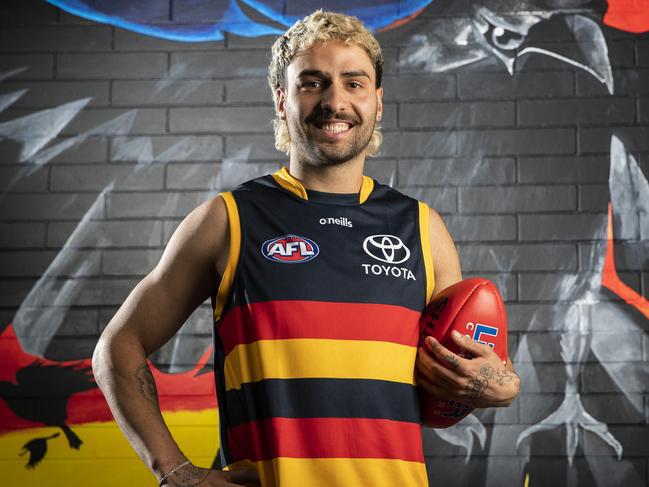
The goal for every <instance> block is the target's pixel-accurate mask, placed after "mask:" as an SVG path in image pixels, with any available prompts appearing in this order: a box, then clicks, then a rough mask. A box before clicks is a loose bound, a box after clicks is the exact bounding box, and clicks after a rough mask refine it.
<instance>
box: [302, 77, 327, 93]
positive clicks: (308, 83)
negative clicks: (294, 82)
mask: <svg viewBox="0 0 649 487" xmlns="http://www.w3.org/2000/svg"><path fill="white" fill-rule="evenodd" d="M300 86H301V88H302V89H306V90H313V89H318V88H322V82H321V81H319V80H317V79H308V80H304V81H302V83H301V84H300Z"/></svg>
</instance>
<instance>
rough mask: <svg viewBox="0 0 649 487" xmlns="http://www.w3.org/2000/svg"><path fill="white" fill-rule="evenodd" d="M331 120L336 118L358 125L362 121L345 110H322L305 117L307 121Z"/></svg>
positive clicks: (324, 121)
mask: <svg viewBox="0 0 649 487" xmlns="http://www.w3.org/2000/svg"><path fill="white" fill-rule="evenodd" d="M331 120H336V121H339V122H341V121H342V122H349V123H351V124H353V125H357V124H359V123H360V120H358V119H357V118H356V117H354V116H352V115H351V114H349V113H345V112H336V113H331V112H329V113H324V112H322V111H318V112H314V113H312V114H310V115H309V116H308V117H306V118H305V119H304V121H305V122H307V123H311V124H313V123H328V122H330V121H331Z"/></svg>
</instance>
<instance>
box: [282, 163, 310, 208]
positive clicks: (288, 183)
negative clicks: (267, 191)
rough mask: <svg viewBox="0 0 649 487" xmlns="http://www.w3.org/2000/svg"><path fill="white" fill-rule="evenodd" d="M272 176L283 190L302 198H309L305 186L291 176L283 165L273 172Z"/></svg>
mask: <svg viewBox="0 0 649 487" xmlns="http://www.w3.org/2000/svg"><path fill="white" fill-rule="evenodd" d="M273 178H275V181H277V184H279V185H280V186H281V187H282V188H284V189H285V190H287V191H290V192H291V193H293V194H294V195H296V196H299V197H300V198H302V199H304V200H308V199H309V196H308V195H307V192H306V188H305V187H304V186H303V185H302V183H301V182H300V181H299V180H297V179H295V178H294V177H293V176H291V174H290V173H289V172H288V169H286V168H285V167H282V168H281V169H280V170H279V171H277V172H276V173H275V174H273Z"/></svg>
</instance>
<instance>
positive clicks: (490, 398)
mask: <svg viewBox="0 0 649 487" xmlns="http://www.w3.org/2000/svg"><path fill="white" fill-rule="evenodd" d="M430 236H431V242H430V248H431V253H432V257H433V267H434V269H435V291H434V292H433V296H435V295H437V294H438V293H440V292H441V291H442V290H443V289H445V288H447V287H448V286H450V285H452V284H455V283H456V282H458V281H461V280H462V272H461V269H460V260H459V257H458V255H457V251H456V249H455V244H454V243H453V239H452V238H451V236H450V235H449V233H448V231H447V230H446V227H445V226H444V222H443V221H442V219H441V218H440V216H439V215H438V214H437V212H436V211H434V210H432V209H431V210H430ZM453 340H454V341H455V343H456V344H457V345H458V346H459V347H461V348H462V349H466V350H468V351H469V352H471V353H472V354H473V355H474V356H475V357H474V358H473V360H465V359H462V358H461V357H458V356H457V355H456V354H454V353H452V352H451V351H450V350H448V349H446V348H445V347H443V346H442V345H441V344H440V343H439V342H438V341H437V340H435V339H433V338H432V337H429V338H428V339H427V343H426V345H427V347H426V348H427V349H425V348H423V347H420V349H419V351H418V354H417V360H416V365H417V371H418V374H417V377H418V379H417V383H418V385H419V386H420V387H422V388H423V389H424V390H426V391H428V392H429V393H430V394H433V395H436V396H438V397H443V398H448V399H453V400H455V401H458V402H461V403H465V404H469V405H471V406H474V407H482V408H484V407H494V406H509V405H510V404H511V403H512V401H513V400H514V399H515V397H516V395H517V394H518V391H519V389H520V379H519V377H518V375H517V374H516V371H515V370H514V366H513V365H512V363H511V360H509V359H507V362H506V364H504V365H503V364H502V362H501V361H500V358H498V356H497V355H496V354H495V353H494V352H493V350H491V349H490V348H489V347H488V346H482V345H481V344H479V343H474V342H473V341H472V340H471V339H466V338H463V337H455V336H454V337H453ZM433 357H434V358H433ZM435 359H436V360H435ZM460 360H461V361H462V362H460ZM442 363H448V364H449V365H450V367H451V368H450V369H449V368H447V367H445V366H443V365H441V364H442Z"/></svg>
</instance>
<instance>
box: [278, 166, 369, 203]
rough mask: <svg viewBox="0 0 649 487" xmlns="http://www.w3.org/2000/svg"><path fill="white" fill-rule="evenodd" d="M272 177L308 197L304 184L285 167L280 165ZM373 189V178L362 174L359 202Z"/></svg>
mask: <svg viewBox="0 0 649 487" xmlns="http://www.w3.org/2000/svg"><path fill="white" fill-rule="evenodd" d="M273 178H274V179H275V181H277V184H279V185H280V186H281V187H282V188H284V189H285V190H287V191H290V192H291V193H293V194H294V195H296V196H298V197H300V198H302V199H304V200H308V199H309V195H308V194H307V190H306V188H305V187H304V185H303V184H302V183H301V182H300V180H299V179H296V178H294V177H293V176H291V173H289V172H288V169H286V168H285V167H282V168H281V169H280V170H279V171H277V172H276V173H275V174H273ZM373 190H374V180H373V179H372V178H370V177H367V176H363V182H362V183H361V191H360V195H359V197H358V199H359V202H360V203H361V204H363V203H365V201H367V198H369V197H370V194H372V191H373Z"/></svg>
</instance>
